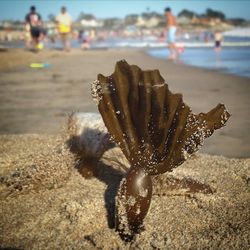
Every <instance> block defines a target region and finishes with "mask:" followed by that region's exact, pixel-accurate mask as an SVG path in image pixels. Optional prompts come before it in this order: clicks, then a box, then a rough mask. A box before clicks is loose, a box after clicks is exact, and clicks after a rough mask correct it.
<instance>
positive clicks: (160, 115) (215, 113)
mask: <svg viewBox="0 0 250 250" xmlns="http://www.w3.org/2000/svg"><path fill="white" fill-rule="evenodd" d="M92 96H93V98H94V99H95V100H96V101H97V104H98V109H99V111H100V113H101V115H102V118H103V121H104V123H105V125H106V127H107V129H108V131H109V132H110V134H111V136H112V137H113V139H114V140H115V142H116V143H117V144H118V145H119V146H120V148H121V149H122V151H123V153H124V155H125V156H126V158H127V159H128V161H129V162H130V164H131V167H130V169H129V171H128V173H127V174H126V176H125V177H124V179H123V180H122V181H121V184H120V188H119V190H118V194H117V198H116V229H117V230H118V231H119V233H120V234H121V235H123V236H133V235H134V234H135V233H137V232H138V231H139V230H140V228H141V227H142V224H143V219H144V218H145V216H146V214H147V212H148V209H149V206H150V201H151V196H152V181H151V175H158V174H162V173H164V172H167V171H172V170H173V169H174V168H176V167H177V166H179V165H180V164H182V163H183V162H184V161H185V160H186V159H187V158H188V157H189V156H190V155H191V154H192V153H194V152H196V151H197V150H198V149H199V148H200V147H201V145H202V144H203V142H204V139H205V138H206V137H209V136H210V135H212V133H213V132H214V130H215V129H219V128H220V127H222V126H223V125H224V124H225V122H226V121H227V120H228V118H229V116H230V115H229V113H228V112H227V111H226V109H225V106H224V105H222V104H218V105H217V106H216V107H215V108H214V109H212V110H211V111H209V112H208V113H200V114H198V115H195V114H193V113H192V111H191V109H190V107H189V106H187V105H186V104H185V103H184V102H183V100H182V95H181V94H173V93H171V92H170V91H169V89H168V85H167V84H166V83H165V80H164V79H163V78H162V76H161V75H160V73H159V71H158V70H146V71H143V70H141V69H140V68H139V67H138V66H136V65H129V64H128V63H127V62H126V61H124V60H122V61H119V62H117V63H116V67H115V72H114V73H113V74H112V75H110V76H108V77H105V76H103V75H101V74H99V75H98V79H97V80H96V81H95V82H94V83H93V84H92Z"/></svg>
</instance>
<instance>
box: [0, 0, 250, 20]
mask: <svg viewBox="0 0 250 250" xmlns="http://www.w3.org/2000/svg"><path fill="white" fill-rule="evenodd" d="M31 5H35V6H36V8H37V12H39V13H40V14H41V15H42V18H43V19H44V20H47V19H48V15H49V14H54V15H57V14H58V13H59V11H60V8H61V6H66V7H67V9H68V11H69V13H70V14H71V16H72V18H73V19H74V20H75V19H76V18H77V17H78V15H79V13H80V12H81V11H83V12H84V13H90V14H93V15H95V16H96V17H97V18H106V17H120V18H121V17H124V16H126V15H127V14H140V13H142V12H146V11H147V10H148V11H157V12H159V13H162V12H163V10H164V9H165V7H168V6H169V7H171V9H172V11H173V13H174V14H176V15H177V14H178V13H179V12H180V11H181V10H182V9H188V10H192V11H195V12H197V13H199V14H201V13H204V12H205V10H206V9H207V8H212V9H215V10H219V11H222V12H224V14H225V15H226V17H228V18H234V17H240V18H245V19H247V20H250V0H235V1H233V0H224V1H223V0H185V1H181V0H171V1H169V0H168V1H166V0H109V1H107V0H68V1H59V0H35V1H34V0H33V1H31V0H0V20H4V19H13V20H23V19H24V16H25V14H27V12H28V11H29V8H30V6H31Z"/></svg>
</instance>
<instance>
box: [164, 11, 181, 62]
mask: <svg viewBox="0 0 250 250" xmlns="http://www.w3.org/2000/svg"><path fill="white" fill-rule="evenodd" d="M165 15H166V17H167V21H166V40H167V43H168V46H169V50H170V56H169V57H170V60H174V59H175V58H176V57H177V56H178V51H177V48H176V45H175V39H176V31H177V23H176V19H175V16H174V15H173V14H172V12H171V9H170V8H169V7H168V8H166V9H165Z"/></svg>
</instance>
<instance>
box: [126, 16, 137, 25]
mask: <svg viewBox="0 0 250 250" xmlns="http://www.w3.org/2000/svg"><path fill="white" fill-rule="evenodd" d="M137 19H138V15H137V14H130V15H127V16H126V17H125V24H126V25H134V24H136V22H137Z"/></svg>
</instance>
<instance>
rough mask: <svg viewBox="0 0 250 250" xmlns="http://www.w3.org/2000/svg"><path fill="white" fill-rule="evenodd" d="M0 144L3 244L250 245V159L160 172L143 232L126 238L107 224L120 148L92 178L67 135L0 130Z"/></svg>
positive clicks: (191, 163)
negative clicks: (184, 185) (188, 182)
mask: <svg viewBox="0 0 250 250" xmlns="http://www.w3.org/2000/svg"><path fill="white" fill-rule="evenodd" d="M0 145H1V146H0V150H1V152H2V157H1V162H0V167H1V168H0V169H1V176H2V177H1V185H0V188H1V189H0V190H1V192H0V218H1V220H0V231H1V234H0V245H1V246H2V247H3V248H7V247H9V248H15V249H118V248H119V249H249V244H250V239H249V230H250V224H249V222H250V209H249V208H250V206H249V205H250V196H249V183H250V182H249V180H250V179H249V176H250V168H249V167H250V160H249V159H247V160H239V159H228V158H225V157H222V156H209V155H205V154H197V155H194V156H193V157H192V158H191V159H189V160H188V161H187V162H185V163H184V164H183V165H182V166H181V167H178V168H177V169H175V170H174V171H173V172H172V173H171V174H168V175H167V174H164V175H162V176H161V177H160V180H158V181H155V182H154V185H153V186H154V195H153V198H152V203H151V207H150V211H149V213H148V216H147V217H146V219H145V223H144V226H145V230H144V231H143V232H142V233H141V234H140V235H138V236H137V237H136V238H135V240H134V241H133V242H130V243H125V242H123V241H122V240H121V238H120V237H119V235H118V234H117V233H116V232H115V230H114V228H112V226H113V225H114V198H115V193H116V191H117V188H118V185H119V182H120V180H121V177H122V176H123V174H124V173H123V172H122V171H120V170H119V169H118V168H115V166H117V164H114V161H120V160H121V159H122V158H123V157H124V156H123V155H122V153H121V152H120V150H119V148H113V149H110V150H109V151H107V152H106V153H105V154H104V157H103V158H102V159H101V161H100V162H99V164H98V174H97V178H92V179H84V178H83V177H82V176H81V175H80V174H79V173H78V171H77V170H76V169H75V167H74V166H75V165H76V164H77V162H75V161H74V159H73V157H72V154H71V153H70V152H69V151H68V149H67V147H65V138H64V137H60V136H45V135H22V136H20V135H13V136H0ZM111 158H112V160H111ZM115 158H116V160H115ZM169 176H170V177H169ZM171 176H172V177H175V178H177V179H180V180H183V179H184V178H187V177H188V178H192V179H193V180H196V181H199V182H202V183H204V184H206V185H207V186H209V187H210V188H211V190H212V193H203V192H195V193H189V192H188V190H185V189H177V190H172V191H169V190H168V186H167V184H166V183H167V178H171Z"/></svg>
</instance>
